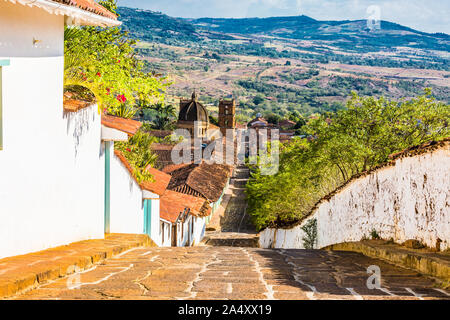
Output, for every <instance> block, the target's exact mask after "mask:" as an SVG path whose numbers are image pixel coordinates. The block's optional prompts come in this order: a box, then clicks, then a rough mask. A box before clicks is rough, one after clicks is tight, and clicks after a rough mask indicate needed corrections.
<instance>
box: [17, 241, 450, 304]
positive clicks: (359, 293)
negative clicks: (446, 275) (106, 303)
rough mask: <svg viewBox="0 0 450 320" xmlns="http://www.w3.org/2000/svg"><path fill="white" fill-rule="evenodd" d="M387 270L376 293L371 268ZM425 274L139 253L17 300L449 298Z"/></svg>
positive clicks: (235, 256) (300, 259) (302, 259)
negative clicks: (370, 286)
mask: <svg viewBox="0 0 450 320" xmlns="http://www.w3.org/2000/svg"><path fill="white" fill-rule="evenodd" d="M371 265H377V266H379V267H380V269H381V289H374V290H369V289H368V288H367V286H366V281H367V279H368V277H369V276H370V275H368V274H367V268H368V267H369V266H371ZM433 286H434V283H433V281H431V280H429V279H427V278H425V277H422V276H421V275H419V274H417V273H415V272H411V271H407V270H404V269H400V268H397V267H393V266H391V265H389V264H387V263H384V262H382V261H379V260H375V259H370V258H367V257H365V256H363V255H361V254H357V253H349V252H328V251H305V250H263V249H256V248H236V247H209V246H205V247H197V248H154V249H152V248H136V249H132V250H129V251H127V252H125V253H124V254H122V255H120V256H116V257H114V258H111V259H108V260H106V261H105V262H103V263H102V264H100V265H97V266H95V267H94V268H92V269H91V270H88V271H85V272H82V273H79V274H75V275H72V276H70V277H66V278H61V279H59V280H56V281H54V282H51V283H48V284H45V285H42V286H40V287H38V288H36V289H34V290H32V291H29V292H27V293H25V294H23V295H20V296H17V297H15V299H233V300H235V299H238V300H239V299H258V300H259V299H294V300H307V299H311V300H316V299H317V300H321V299H350V300H361V299H414V300H419V299H436V298H438V299H445V298H447V299H448V298H450V297H449V294H450V293H449V292H445V291H442V290H440V289H436V288H434V287H433Z"/></svg>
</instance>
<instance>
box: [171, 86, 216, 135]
mask: <svg viewBox="0 0 450 320" xmlns="http://www.w3.org/2000/svg"><path fill="white" fill-rule="evenodd" d="M195 124H197V132H195V130H196V128H195ZM177 127H178V128H180V129H187V130H188V131H189V133H190V134H191V136H192V137H193V136H194V135H196V136H197V137H201V138H204V137H206V133H207V130H208V127H209V115H208V110H206V108H205V107H204V106H203V104H201V103H200V102H199V101H198V96H197V94H196V93H195V91H194V93H193V94H192V98H191V99H190V100H189V99H182V100H180V113H179V115H178V122H177Z"/></svg>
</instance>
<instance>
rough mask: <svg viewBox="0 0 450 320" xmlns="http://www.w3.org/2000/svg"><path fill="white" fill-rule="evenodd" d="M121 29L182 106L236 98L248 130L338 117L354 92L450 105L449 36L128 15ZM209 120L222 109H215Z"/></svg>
mask: <svg viewBox="0 0 450 320" xmlns="http://www.w3.org/2000/svg"><path fill="white" fill-rule="evenodd" d="M119 13H120V20H122V21H123V23H124V24H123V28H125V29H126V30H128V31H129V32H130V35H131V36H132V37H135V38H138V39H140V40H141V42H140V43H139V45H138V51H139V53H140V55H141V58H142V59H144V60H145V61H146V62H147V66H148V68H149V69H151V70H154V71H156V72H158V73H163V74H166V75H168V76H169V77H171V79H172V80H173V81H174V85H173V86H172V87H171V89H170V95H171V98H172V99H173V102H174V103H177V99H178V98H179V97H181V96H185V97H189V96H190V94H191V92H192V90H193V89H194V88H196V89H197V91H198V92H199V93H200V95H201V99H203V102H205V103H207V104H208V103H211V105H213V104H215V103H217V100H218V99H220V98H221V97H227V96H231V95H233V96H234V97H235V98H237V99H238V101H239V117H240V119H241V120H242V121H246V120H248V119H250V118H252V117H253V116H254V115H255V114H256V113H263V114H265V115H266V116H270V115H276V116H282V117H286V116H289V115H291V114H297V113H301V114H303V115H305V116H308V115H311V114H313V113H324V112H327V111H335V110H338V109H340V108H342V107H343V105H344V104H345V102H346V101H347V100H348V97H349V95H350V93H351V91H357V92H358V93H359V94H360V95H370V96H380V95H385V96H388V97H390V98H395V99H398V98H410V97H413V96H415V95H417V94H420V93H422V92H423V89H424V88H425V87H432V88H433V92H434V95H435V96H436V97H437V98H438V99H439V100H442V101H446V102H449V100H450V89H449V87H450V85H449V82H450V81H449V78H450V72H449V71H450V69H449V66H450V64H449V58H450V54H449V52H450V50H449V49H450V48H449V43H450V41H449V36H448V35H445V34H427V33H423V32H419V31H415V30H412V29H410V28H406V27H403V26H400V25H398V24H394V23H390V22H384V21H383V22H382V24H381V29H380V30H376V31H373V32H372V31H370V30H369V29H367V25H366V22H365V21H317V20H314V19H311V18H309V17H306V16H297V17H276V18H266V19H256V18H255V19H212V18H203V19H180V18H173V17H169V16H167V15H164V14H161V13H156V12H151V11H144V10H138V9H130V8H120V9H119ZM211 111H215V108H212V107H211Z"/></svg>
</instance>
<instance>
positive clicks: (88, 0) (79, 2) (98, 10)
mask: <svg viewBox="0 0 450 320" xmlns="http://www.w3.org/2000/svg"><path fill="white" fill-rule="evenodd" d="M52 1H53V2H58V3H62V4H65V5H68V6H72V7H76V8H79V9H82V10H85V11H89V12H92V13H94V14H98V15H100V16H103V17H106V18H109V19H113V20H117V15H115V14H114V13H112V12H111V11H109V10H107V9H106V8H105V7H103V6H101V5H99V4H98V3H97V2H95V1H94V0H52Z"/></svg>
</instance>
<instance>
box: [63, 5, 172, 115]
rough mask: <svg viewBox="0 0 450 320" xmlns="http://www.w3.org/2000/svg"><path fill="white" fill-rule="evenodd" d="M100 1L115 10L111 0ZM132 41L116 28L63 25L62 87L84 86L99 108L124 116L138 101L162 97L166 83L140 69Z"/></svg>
mask: <svg viewBox="0 0 450 320" xmlns="http://www.w3.org/2000/svg"><path fill="white" fill-rule="evenodd" d="M101 4H102V5H103V6H105V7H106V8H107V9H109V10H110V11H112V12H115V9H117V6H116V3H115V1H114V0H106V1H102V2H101ZM135 44H136V40H133V39H131V38H129V37H128V33H127V32H124V31H121V30H120V29H119V28H97V27H66V30H65V33H64V46H65V66H64V82H65V87H66V88H69V89H73V87H74V86H78V87H84V88H88V89H89V90H90V91H91V92H92V93H93V94H94V95H95V98H96V99H97V102H98V104H99V107H100V108H101V109H106V110H107V111H108V112H109V113H111V114H116V113H120V115H122V116H126V117H130V116H132V115H134V113H135V112H136V111H137V109H139V106H140V105H142V104H145V103H156V102H158V101H160V100H162V99H164V93H165V89H166V87H167V85H168V83H167V82H166V81H165V79H164V78H158V77H156V76H155V75H153V74H152V73H147V72H145V71H144V64H143V62H142V61H141V60H139V59H138V58H137V57H136V53H135V48H134V45H135Z"/></svg>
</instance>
